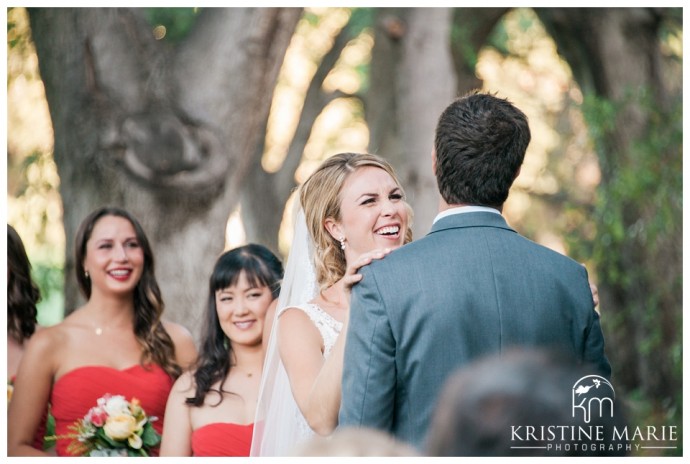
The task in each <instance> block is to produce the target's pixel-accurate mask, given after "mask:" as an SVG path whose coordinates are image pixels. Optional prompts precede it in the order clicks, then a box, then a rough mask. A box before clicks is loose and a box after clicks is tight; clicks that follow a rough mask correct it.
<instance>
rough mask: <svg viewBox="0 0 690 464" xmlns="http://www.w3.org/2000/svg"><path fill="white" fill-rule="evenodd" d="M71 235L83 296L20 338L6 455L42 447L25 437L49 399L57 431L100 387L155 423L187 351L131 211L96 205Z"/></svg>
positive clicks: (64, 429) (190, 350) (188, 341)
mask: <svg viewBox="0 0 690 464" xmlns="http://www.w3.org/2000/svg"><path fill="white" fill-rule="evenodd" d="M74 244H75V262H74V264H75V270H76V275H77V281H78V283H79V286H80V289H81V291H82V293H83V294H84V296H85V298H86V299H87V302H86V304H84V305H83V306H82V307H80V308H78V309H76V310H75V311H74V312H72V313H71V314H70V315H69V316H67V317H66V318H65V319H64V321H62V322H61V323H59V324H56V325H54V326H51V327H46V328H44V329H42V330H40V331H37V332H36V333H35V334H34V335H33V336H32V337H31V339H30V340H29V343H28V345H27V347H26V350H25V352H24V355H23V357H22V360H21V363H20V365H19V368H18V371H17V378H16V383H15V390H14V395H13V397H12V401H11V402H10V405H9V413H8V427H7V429H8V431H7V451H8V455H9V456H45V453H43V452H42V451H41V450H38V449H36V448H34V447H32V443H33V439H34V436H35V434H36V432H37V430H38V429H39V428H40V424H41V417H42V416H43V413H44V412H45V410H46V408H47V407H48V405H49V404H50V407H51V411H52V413H53V415H54V417H55V419H56V434H57V435H58V436H60V435H65V434H71V433H72V431H70V430H69V427H70V426H71V425H72V424H74V423H75V422H76V421H77V420H78V419H81V418H83V417H84V415H85V414H87V412H88V411H89V409H90V408H91V407H93V406H95V405H96V401H97V399H98V398H100V397H101V396H103V395H104V394H106V393H110V394H112V395H118V394H120V395H123V396H125V398H126V399H128V400H131V398H132V397H136V398H138V399H139V400H140V401H141V405H142V407H143V408H144V410H145V411H146V413H147V414H148V415H155V416H158V417H159V421H158V422H154V423H153V424H154V427H155V428H157V429H158V431H159V432H160V431H162V428H161V427H162V425H163V423H164V422H163V421H164V413H165V404H164V403H165V399H166V397H167V395H168V394H169V392H170V388H171V386H172V384H173V382H174V380H175V379H176V378H177V377H178V376H179V375H180V373H181V372H182V369H183V368H187V367H189V366H190V365H191V364H192V363H193V362H194V360H195V359H196V347H195V346H194V341H193V339H192V336H191V334H190V333H189V331H188V330H187V329H185V328H184V327H182V326H180V325H178V324H174V323H171V322H167V321H163V320H162V319H161V316H162V313H163V307H164V305H163V300H162V297H161V292H160V289H159V287H158V283H157V282H156V277H155V273H154V269H155V266H154V260H153V253H152V250H151V246H150V244H149V242H148V239H147V238H146V234H145V233H144V231H143V229H142V228H141V225H140V224H139V222H138V221H137V220H136V219H135V218H134V217H133V216H132V215H131V214H129V213H128V212H127V211H125V210H123V209H120V208H112V207H104V208H99V209H97V210H96V211H94V212H92V213H91V214H90V215H89V216H87V218H86V219H85V220H84V222H83V223H82V224H81V226H80V227H79V230H78V231H77V236H76V238H75V241H74ZM144 366H146V368H145V367H144ZM69 442H70V439H68V438H63V439H60V440H59V441H58V444H57V453H58V455H61V456H64V455H66V454H67V447H68V445H69ZM154 453H155V450H154Z"/></svg>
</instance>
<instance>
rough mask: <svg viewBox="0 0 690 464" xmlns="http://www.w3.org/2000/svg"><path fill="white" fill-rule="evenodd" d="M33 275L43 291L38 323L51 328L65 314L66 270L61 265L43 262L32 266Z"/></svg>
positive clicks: (39, 305)
mask: <svg viewBox="0 0 690 464" xmlns="http://www.w3.org/2000/svg"><path fill="white" fill-rule="evenodd" d="M32 275H33V278H34V281H35V282H36V285H38V288H39V289H40V291H41V301H39V303H38V323H39V324H40V325H42V326H51V325H54V324H57V323H58V322H60V321H61V320H62V318H63V313H64V308H63V304H64V287H63V285H64V270H63V268H62V266H61V265H55V264H51V263H46V262H42V261H35V262H33V264H32Z"/></svg>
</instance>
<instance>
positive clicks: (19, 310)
mask: <svg viewBox="0 0 690 464" xmlns="http://www.w3.org/2000/svg"><path fill="white" fill-rule="evenodd" d="M40 298H41V292H40V290H39V289H38V286H37V285H36V283H35V282H34V280H33V279H32V277H31V263H30V262H29V257H28V256H27V254H26V249H25V248H24V243H23V242H22V239H21V237H20V236H19V234H18V233H17V231H16V230H15V229H14V227H12V226H11V225H9V224H7V379H8V380H12V379H14V376H15V375H16V374H17V368H18V367H19V362H20V361H21V359H22V355H23V354H24V349H25V347H26V342H27V341H28V340H29V338H31V336H32V335H33V334H34V332H35V331H36V329H37V327H38V324H37V320H36V316H37V315H38V310H37V309H36V304H37V303H38V301H39V300H40Z"/></svg>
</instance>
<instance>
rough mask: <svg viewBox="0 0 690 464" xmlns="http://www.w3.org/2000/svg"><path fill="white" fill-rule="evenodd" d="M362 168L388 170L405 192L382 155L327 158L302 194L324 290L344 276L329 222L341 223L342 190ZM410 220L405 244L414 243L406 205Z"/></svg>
mask: <svg viewBox="0 0 690 464" xmlns="http://www.w3.org/2000/svg"><path fill="white" fill-rule="evenodd" d="M363 167H376V168H379V169H383V170H384V171H386V172H387V173H388V174H389V175H390V176H391V177H392V178H393V180H394V181H395V183H396V184H397V185H398V187H400V189H401V190H403V188H402V186H401V185H400V181H399V180H398V177H397V176H396V174H395V171H394V170H393V167H392V166H391V165H390V164H389V163H388V161H386V160H384V159H383V158H381V157H380V156H377V155H371V154H368V153H339V154H337V155H333V156H331V157H330V158H328V159H326V160H325V161H324V162H323V163H321V166H319V168H318V169H317V170H316V171H314V173H313V174H312V175H311V176H309V178H308V179H307V180H306V181H305V182H304V183H303V184H302V186H301V188H300V191H299V198H300V204H301V205H302V210H303V211H304V216H305V219H306V222H307V230H308V231H309V235H311V238H312V240H313V241H314V249H315V250H314V269H315V271H316V280H317V282H318V283H319V287H320V288H321V290H324V289H326V288H328V287H330V286H331V285H333V284H334V283H336V282H337V281H338V280H340V279H341V278H342V277H343V276H344V275H345V270H346V267H347V266H346V262H345V254H344V253H343V251H342V250H341V248H340V243H339V242H338V241H337V240H336V239H334V238H333V237H332V236H331V234H330V233H328V231H327V230H326V227H325V225H324V224H325V222H326V219H328V218H332V219H333V220H335V221H340V220H341V214H340V203H341V199H340V190H341V189H342V187H343V184H344V183H345V180H347V178H348V177H349V175H350V174H351V173H353V172H355V171H356V170H358V169H360V168H363ZM405 206H406V208H407V211H408V216H409V221H408V224H407V230H406V231H405V243H409V242H410V241H412V229H411V228H410V227H411V224H412V208H410V206H409V205H408V204H407V202H405Z"/></svg>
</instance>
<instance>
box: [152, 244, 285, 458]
mask: <svg viewBox="0 0 690 464" xmlns="http://www.w3.org/2000/svg"><path fill="white" fill-rule="evenodd" d="M282 275H283V266H282V264H281V262H280V260H279V259H278V258H277V257H276V256H275V255H274V254H273V253H271V252H270V251H269V250H268V249H267V248H265V247H263V246H261V245H256V244H249V245H246V246H243V247H239V248H235V249H233V250H230V251H228V252H226V253H224V254H223V255H221V256H220V258H218V261H216V264H215V266H214V268H213V272H212V274H211V278H210V285H209V288H210V293H209V298H208V305H207V308H206V325H205V329H204V333H203V335H202V348H201V353H200V355H199V360H198V361H197V364H196V365H195V367H194V369H193V370H192V371H190V372H186V373H184V374H182V376H181V377H180V378H179V379H178V380H177V381H176V382H175V385H174V386H173V389H172V391H171V393H170V397H169V398H168V405H167V407H166V410H165V424H164V426H163V440H162V442H161V452H160V455H161V456H249V451H250V448H251V443H252V434H253V431H254V424H253V422H254V416H255V412H256V401H257V398H258V395H259V382H260V381H261V371H262V368H263V360H264V348H263V343H262V342H263V340H264V339H265V340H268V335H267V332H268V331H269V330H270V325H269V324H265V323H264V321H266V320H267V317H269V316H267V313H269V314H270V313H271V311H273V310H274V304H275V302H276V297H277V296H278V293H279V291H280V279H281V278H282ZM269 320H270V319H269Z"/></svg>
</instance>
